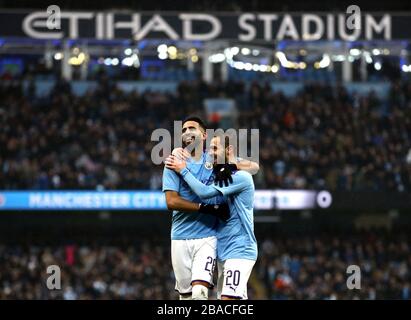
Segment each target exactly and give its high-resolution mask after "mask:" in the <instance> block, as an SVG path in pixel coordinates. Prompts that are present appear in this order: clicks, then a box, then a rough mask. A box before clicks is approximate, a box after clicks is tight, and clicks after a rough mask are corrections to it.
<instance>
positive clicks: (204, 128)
mask: <svg viewBox="0 0 411 320" xmlns="http://www.w3.org/2000/svg"><path fill="white" fill-rule="evenodd" d="M188 121H194V122H197V123H198V124H199V126H200V127H201V128H202V129H203V130H204V131H206V130H207V125H206V124H205V122H204V121H203V120H202V119H201V118H200V117H197V116H190V117H187V118H185V119H184V120H183V125H184V123H186V122H188Z"/></svg>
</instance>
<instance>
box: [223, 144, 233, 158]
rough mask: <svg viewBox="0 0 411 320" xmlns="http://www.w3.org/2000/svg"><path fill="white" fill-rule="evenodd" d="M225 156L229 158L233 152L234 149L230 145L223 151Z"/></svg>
mask: <svg viewBox="0 0 411 320" xmlns="http://www.w3.org/2000/svg"><path fill="white" fill-rule="evenodd" d="M225 151H226V153H227V156H230V155H231V154H233V152H234V147H233V146H232V145H231V144H230V145H229V146H228V147H227V148H226V149H225Z"/></svg>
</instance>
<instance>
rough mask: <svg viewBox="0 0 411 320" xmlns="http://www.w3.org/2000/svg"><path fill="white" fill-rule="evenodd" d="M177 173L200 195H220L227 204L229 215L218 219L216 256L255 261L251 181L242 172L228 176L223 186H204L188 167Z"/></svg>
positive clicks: (255, 249) (222, 258)
mask: <svg viewBox="0 0 411 320" xmlns="http://www.w3.org/2000/svg"><path fill="white" fill-rule="evenodd" d="M181 175H182V176H183V178H184V180H185V181H186V182H187V183H188V185H189V186H190V187H191V188H192V189H193V190H194V192H195V193H196V194H197V195H198V196H199V197H201V198H205V199H206V198H210V197H215V196H216V195H218V194H220V193H221V194H223V195H224V196H225V197H226V199H227V202H228V205H229V207H230V218H229V219H228V221H227V222H225V223H223V222H220V224H219V227H218V232H217V257H218V259H219V260H221V261H225V260H227V259H248V260H257V253H258V249H257V240H256V238H255V235H254V214H253V204H254V190H255V188H254V182H253V178H252V177H251V175H250V174H249V173H248V172H246V171H237V172H235V173H234V174H233V175H232V178H233V182H232V183H231V184H230V185H229V186H227V187H218V186H215V185H213V186H206V185H204V184H202V183H201V182H200V181H199V180H197V179H196V178H195V177H194V175H193V174H191V171H190V169H189V168H188V167H187V169H183V170H182V171H181Z"/></svg>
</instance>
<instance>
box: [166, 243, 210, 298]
mask: <svg viewBox="0 0 411 320" xmlns="http://www.w3.org/2000/svg"><path fill="white" fill-rule="evenodd" d="M216 255H217V238H216V237H208V238H202V239H190V240H171V263H172V265H173V270H174V275H175V277H176V287H175V288H176V291H178V292H179V293H180V294H187V293H191V291H192V290H191V289H192V287H191V283H192V282H193V281H196V280H200V281H205V282H207V283H209V287H210V288H212V287H214V284H213V273H214V269H215V263H216Z"/></svg>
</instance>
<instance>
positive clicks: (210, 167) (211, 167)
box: [204, 161, 213, 170]
mask: <svg viewBox="0 0 411 320" xmlns="http://www.w3.org/2000/svg"><path fill="white" fill-rule="evenodd" d="M204 166H205V167H206V169H207V170H211V169H213V164H212V163H211V162H209V161H207V162H206V163H205V164H204Z"/></svg>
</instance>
